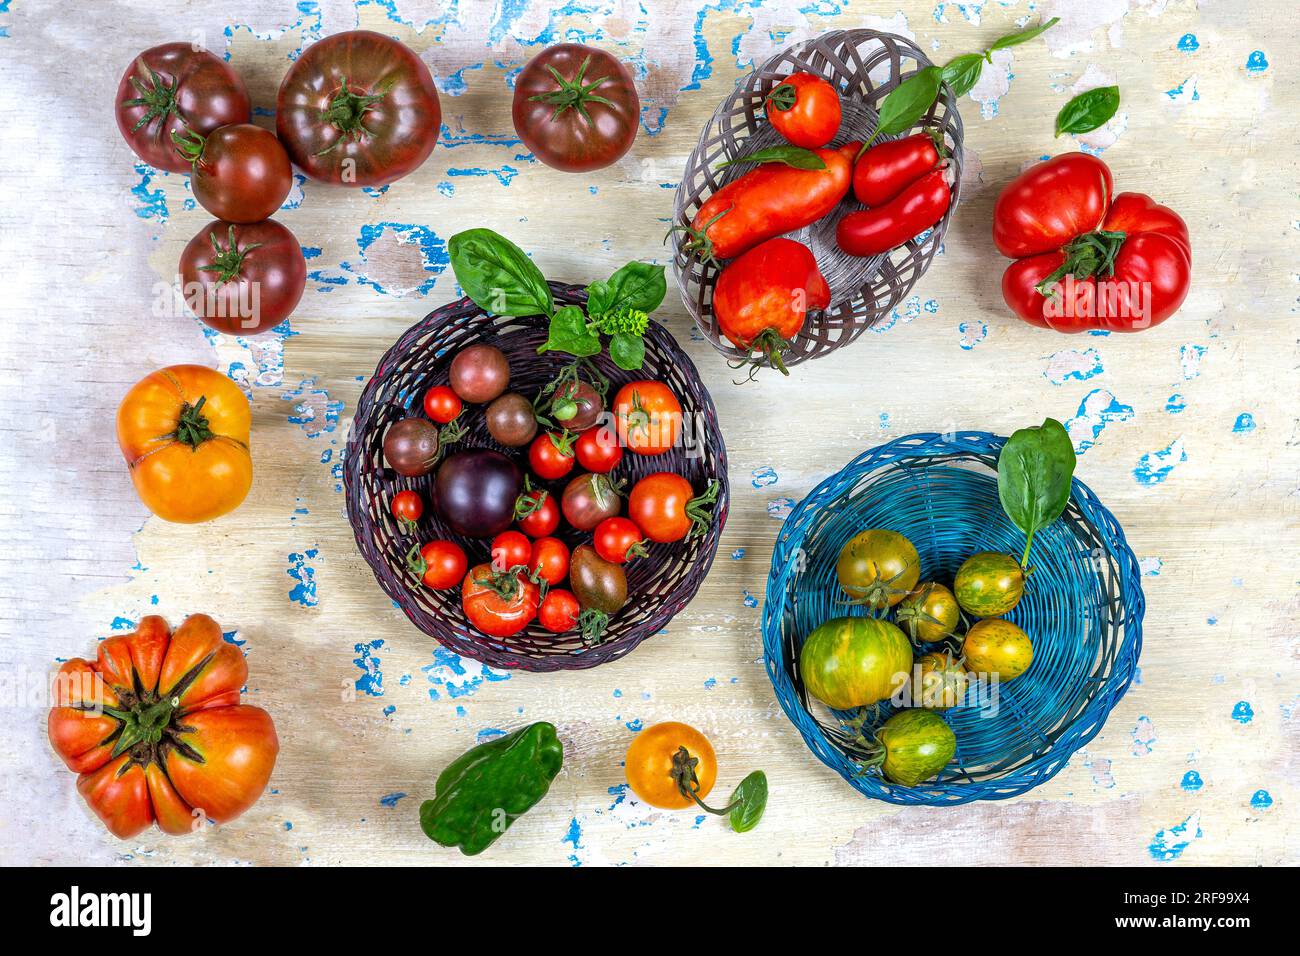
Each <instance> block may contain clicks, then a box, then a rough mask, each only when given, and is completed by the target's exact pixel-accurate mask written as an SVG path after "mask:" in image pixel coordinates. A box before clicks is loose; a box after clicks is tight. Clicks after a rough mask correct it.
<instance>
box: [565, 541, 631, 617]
mask: <svg viewBox="0 0 1300 956" xmlns="http://www.w3.org/2000/svg"><path fill="white" fill-rule="evenodd" d="M569 583H570V584H571V585H573V593H574V594H575V595H576V596H577V598H578V603H579V604H581V605H582V607H583V609H584V610H587V609H593V610H596V611H603V612H604V613H605V614H614V613H616V612H618V611H619V610H621V609H622V607H623V605H624V604H626V603H627V574H625V573H624V571H623V569H622V568H621V567H619V566H618V565H617V564H614V563H613V562H612V561H606V560H605V559H604V558H602V557H601V556H600V555H599V554H597V553H596V549H595V548H593V547H592V546H591V545H589V544H580V545H578V546H577V547H576V548H574V549H573V556H572V557H571V558H570V559H569Z"/></svg>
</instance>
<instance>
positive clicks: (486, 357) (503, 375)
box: [448, 345, 510, 404]
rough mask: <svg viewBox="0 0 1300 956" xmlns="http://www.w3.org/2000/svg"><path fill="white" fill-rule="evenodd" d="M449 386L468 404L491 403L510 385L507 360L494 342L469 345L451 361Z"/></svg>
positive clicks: (508, 361)
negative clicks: (491, 343)
mask: <svg viewBox="0 0 1300 956" xmlns="http://www.w3.org/2000/svg"><path fill="white" fill-rule="evenodd" d="M448 377H449V378H450V379H451V389H452V391H453V392H455V393H456V394H457V395H459V396H460V397H461V398H462V399H464V400H465V401H467V402H469V403H470V404H480V403H482V402H490V401H492V399H494V398H496V397H497V396H498V395H500V394H501V393H502V392H504V391H505V390H506V386H508V385H509V384H510V360H509V359H507V358H506V354H505V353H504V352H502V351H501V350H500V349H499V348H497V347H496V346H495V345H471V346H470V347H469V348H465V349H461V350H460V351H459V352H458V353H456V357H455V358H454V359H452V360H451V369H450V371H449V372H448Z"/></svg>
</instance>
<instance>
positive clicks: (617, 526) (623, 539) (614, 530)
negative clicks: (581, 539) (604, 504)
mask: <svg viewBox="0 0 1300 956" xmlns="http://www.w3.org/2000/svg"><path fill="white" fill-rule="evenodd" d="M592 544H594V545H595V546H596V553H597V554H598V555H600V556H601V557H602V558H604V559H605V560H606V561H613V562H614V563H615V564H626V563H627V562H628V561H629V560H631V559H632V558H642V557H645V555H646V549H645V535H643V534H642V533H641V529H640V528H638V527H637V526H636V524H635V523H634V522H632V521H630V520H628V519H627V518H606V519H605V520H604V521H602V522H601V523H600V524H598V525H596V533H595V534H594V535H593V536H592Z"/></svg>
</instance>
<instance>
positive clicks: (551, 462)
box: [528, 432, 574, 481]
mask: <svg viewBox="0 0 1300 956" xmlns="http://www.w3.org/2000/svg"><path fill="white" fill-rule="evenodd" d="M573 457H574V455H573V434H572V433H571V432H542V434H540V435H538V436H537V437H536V438H534V439H533V443H532V445H531V446H529V448H528V464H529V465H530V466H531V467H532V469H533V472H534V473H535V474H536V475H537V476H538V477H539V478H545V479H546V480H547V481H554V480H555V479H556V478H563V477H564V476H565V475H567V474H568V473H569V472H570V471H572V470H573Z"/></svg>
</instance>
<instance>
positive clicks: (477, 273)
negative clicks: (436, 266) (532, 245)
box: [447, 229, 555, 315]
mask: <svg viewBox="0 0 1300 956" xmlns="http://www.w3.org/2000/svg"><path fill="white" fill-rule="evenodd" d="M447 250H448V254H449V256H450V258H451V268H452V271H453V272H455V273H456V281H457V282H458V283H460V287H461V289H463V290H464V292H465V294H466V295H467V296H469V297H470V298H471V299H473V300H474V304H475V305H477V306H478V307H479V308H481V309H483V310H484V311H485V312H490V313H491V314H493V315H538V314H541V315H550V314H551V313H552V312H553V311H554V310H555V300H554V299H552V298H551V290H550V288H549V287H547V285H546V277H545V276H543V275H542V272H541V270H540V269H538V268H537V266H536V265H534V264H533V261H532V260H531V259H529V258H528V256H526V255H525V254H524V250H522V249H520V248H519V247H518V246H516V245H515V244H514V243H513V242H511V241H510V240H509V239H507V238H506V237H505V236H502V235H499V234H498V233H495V232H493V231H492V230H491V229H466V230H465V231H464V232H458V233H456V235H454V236H452V237H451V239H450V240H449V241H448V243H447Z"/></svg>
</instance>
